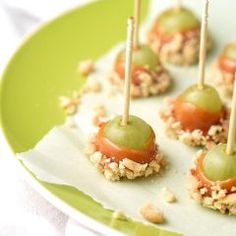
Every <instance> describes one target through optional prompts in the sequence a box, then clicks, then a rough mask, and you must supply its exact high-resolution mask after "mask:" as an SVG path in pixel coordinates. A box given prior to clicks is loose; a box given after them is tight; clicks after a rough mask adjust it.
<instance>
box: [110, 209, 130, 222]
mask: <svg viewBox="0 0 236 236" xmlns="http://www.w3.org/2000/svg"><path fill="white" fill-rule="evenodd" d="M112 218H113V219H116V220H127V217H126V215H125V214H124V212H123V211H114V212H113V213H112Z"/></svg>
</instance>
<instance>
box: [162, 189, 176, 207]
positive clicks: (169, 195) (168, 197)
mask: <svg viewBox="0 0 236 236" xmlns="http://www.w3.org/2000/svg"><path fill="white" fill-rule="evenodd" d="M161 192H162V196H163V198H164V200H165V201H166V202H168V203H173V202H176V197H175V195H174V193H173V192H171V191H170V189H168V188H166V187H165V188H163V189H162V190H161Z"/></svg>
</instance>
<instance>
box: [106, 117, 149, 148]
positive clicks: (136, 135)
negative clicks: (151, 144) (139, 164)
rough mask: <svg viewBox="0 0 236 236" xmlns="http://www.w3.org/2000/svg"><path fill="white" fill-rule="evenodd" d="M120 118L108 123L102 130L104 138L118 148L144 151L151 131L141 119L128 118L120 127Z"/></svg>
mask: <svg viewBox="0 0 236 236" xmlns="http://www.w3.org/2000/svg"><path fill="white" fill-rule="evenodd" d="M121 120H122V117H121V116H117V117H116V118H114V119H113V120H111V121H109V122H108V124H107V125H106V127H105V130H104V136H105V137H106V138H107V139H109V140H110V141H111V142H112V143H114V144H116V145H118V146H119V147H125V148H129V149H133V150H145V148H146V146H145V145H146V144H147V142H148V140H149V139H150V137H151V135H152V133H153V130H152V128H151V126H150V125H148V124H147V123H146V122H145V121H143V120H142V119H140V118H138V117H136V116H130V117H129V122H128V124H127V125H126V126H122V125H121Z"/></svg>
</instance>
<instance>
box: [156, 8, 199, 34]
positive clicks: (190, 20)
mask: <svg viewBox="0 0 236 236" xmlns="http://www.w3.org/2000/svg"><path fill="white" fill-rule="evenodd" d="M156 22H157V23H158V24H159V27H160V29H161V32H162V33H163V34H166V35H170V34H173V33H176V32H182V31H186V30H191V29H194V28H197V27H199V26H200V23H199V20H198V19H197V17H196V16H195V15H194V14H193V13H192V12H191V11H190V10H188V9H186V8H183V7H182V8H180V9H179V10H177V9H176V8H171V9H168V10H166V11H164V12H163V13H162V14H161V15H160V16H159V17H158V18H157V20H156Z"/></svg>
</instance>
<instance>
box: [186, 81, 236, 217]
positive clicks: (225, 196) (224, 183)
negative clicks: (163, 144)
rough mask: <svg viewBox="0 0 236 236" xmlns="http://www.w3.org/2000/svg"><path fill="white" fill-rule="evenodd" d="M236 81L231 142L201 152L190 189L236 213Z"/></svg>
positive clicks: (204, 200) (190, 178)
mask: <svg viewBox="0 0 236 236" xmlns="http://www.w3.org/2000/svg"><path fill="white" fill-rule="evenodd" d="M235 135H236V83H234V95H233V102H232V111H231V116H230V126H229V134H228V142H227V145H226V144H218V145H217V146H215V147H213V148H212V149H211V150H210V151H208V152H206V151H200V152H198V153H197V159H196V162H195V165H196V166H195V167H194V168H192V169H191V171H190V173H189V175H188V189H189V192H190V195H191V196H192V198H193V199H195V200H196V201H198V202H199V203H201V204H202V205H203V206H205V207H208V208H211V209H214V210H219V211H220V212H221V213H223V214H230V215H236V153H235V151H236V150H235Z"/></svg>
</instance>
